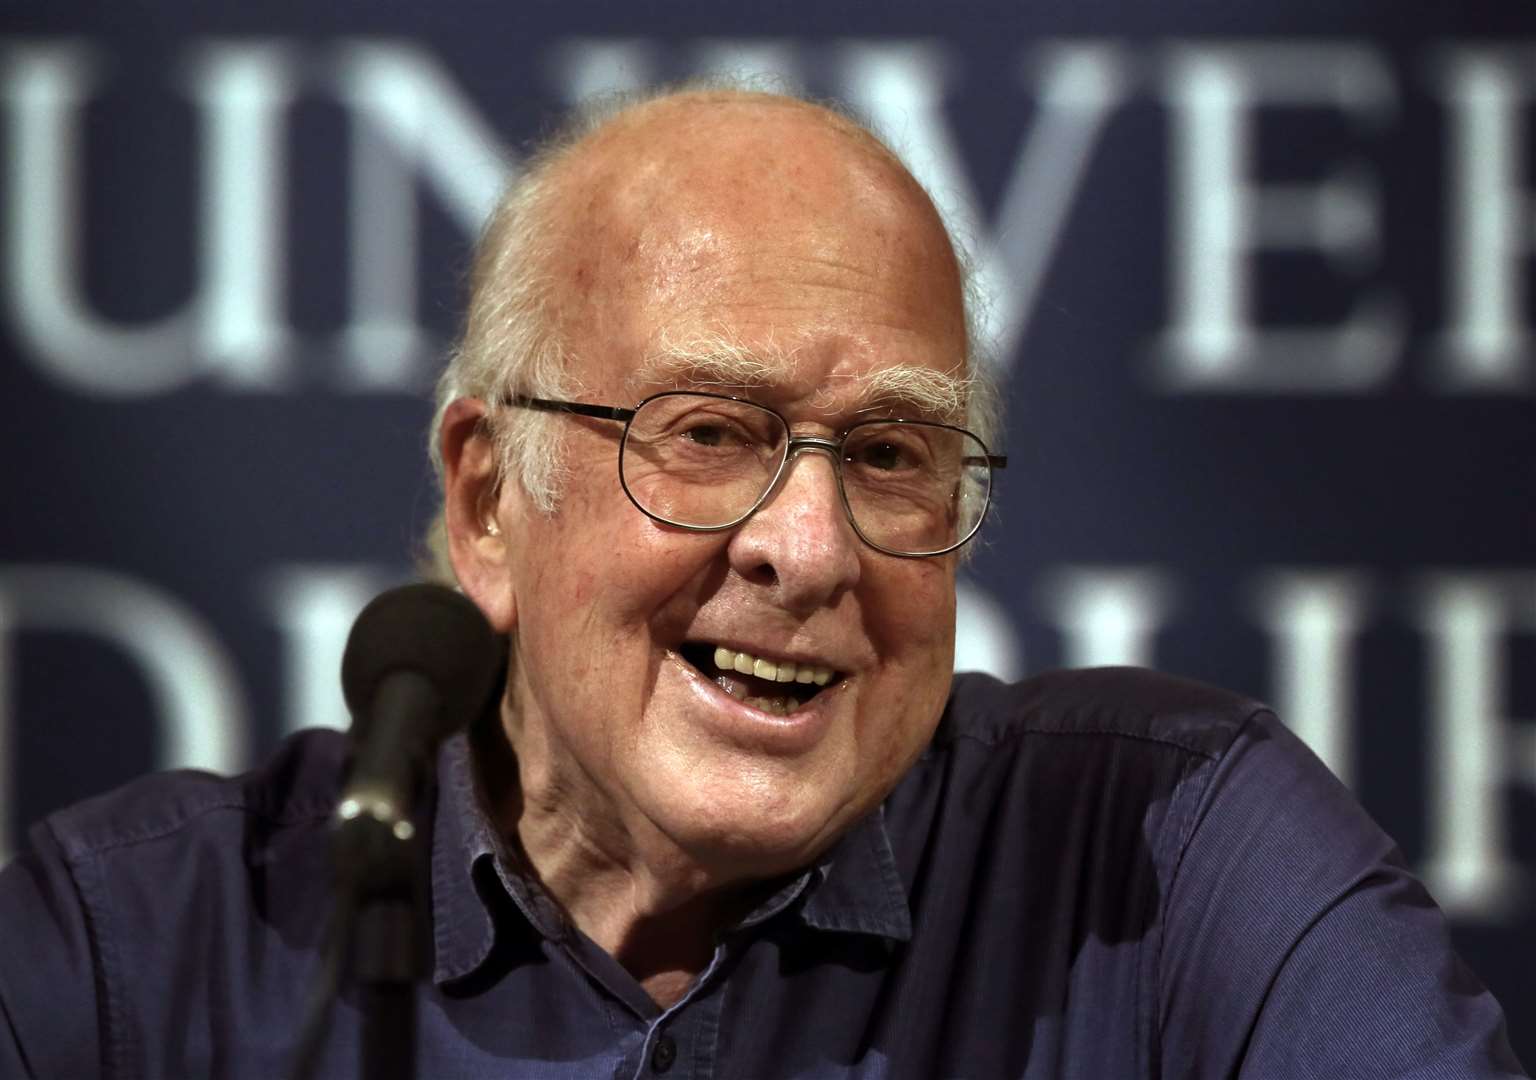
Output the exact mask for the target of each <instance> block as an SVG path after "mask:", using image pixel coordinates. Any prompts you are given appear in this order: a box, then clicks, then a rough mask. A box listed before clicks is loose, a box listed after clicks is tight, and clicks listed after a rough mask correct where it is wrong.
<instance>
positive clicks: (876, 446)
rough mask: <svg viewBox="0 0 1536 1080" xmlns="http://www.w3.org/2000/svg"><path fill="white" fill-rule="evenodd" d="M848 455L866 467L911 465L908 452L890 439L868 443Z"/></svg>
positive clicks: (883, 467)
mask: <svg viewBox="0 0 1536 1080" xmlns="http://www.w3.org/2000/svg"><path fill="white" fill-rule="evenodd" d="M848 456H849V458H850V459H851V460H852V461H853V463H854V464H856V465H863V466H865V467H866V468H870V469H880V470H882V471H887V470H890V469H900V468H905V467H907V466H909V465H911V460H910V458H909V455H908V454H907V452H906V451H905V450H904V449H903V448H902V447H900V446H897V445H896V444H895V443H894V442H891V441H890V440H889V439H881V440H880V441H879V442H871V443H866V444H865V445H863V446H861V447H859V448H858V450H857V451H856V452H854V453H852V454H850V455H848Z"/></svg>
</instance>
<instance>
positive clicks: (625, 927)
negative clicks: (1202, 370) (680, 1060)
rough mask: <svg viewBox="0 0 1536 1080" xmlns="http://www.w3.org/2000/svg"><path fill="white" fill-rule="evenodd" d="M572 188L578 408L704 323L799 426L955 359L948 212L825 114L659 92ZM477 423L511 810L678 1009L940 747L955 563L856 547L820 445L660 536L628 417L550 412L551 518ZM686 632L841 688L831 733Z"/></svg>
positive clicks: (453, 510)
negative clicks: (781, 477) (745, 357)
mask: <svg viewBox="0 0 1536 1080" xmlns="http://www.w3.org/2000/svg"><path fill="white" fill-rule="evenodd" d="M559 182H560V184H561V185H562V187H561V191H562V206H563V207H565V208H567V211H568V212H567V215H566V217H565V218H564V219H563V226H562V239H563V241H564V242H563V243H562V246H561V254H560V256H559V258H558V259H557V260H556V264H555V265H556V267H557V276H556V280H557V283H558V287H559V296H560V303H559V309H558V320H559V326H560V328H561V330H562V332H563V334H564V335H565V338H564V340H565V341H566V343H567V345H568V350H569V354H570V355H571V356H572V357H573V373H574V375H575V376H576V378H577V380H578V381H579V385H580V386H581V387H582V392H581V394H580V397H581V400H584V401H589V402H597V403H603V404H623V405H632V404H634V403H635V402H636V401H638V400H639V399H640V398H641V397H643V396H645V394H647V393H650V392H654V391H655V390H656V389H659V387H657V386H654V385H645V386H642V385H639V384H638V383H637V382H636V379H635V377H634V372H635V368H636V367H637V365H639V364H640V363H642V362H643V361H644V360H645V359H646V358H647V357H649V356H651V355H652V354H653V353H654V352H655V350H656V349H657V348H658V347H659V345H660V344H661V343H663V342H674V343H675V342H678V341H688V340H692V339H694V338H696V337H698V336H700V335H716V336H719V335H725V336H727V337H728V338H729V339H731V340H732V341H733V342H735V343H737V344H738V345H739V346H741V347H742V348H744V349H746V350H748V351H749V352H752V353H753V354H755V355H758V356H761V357H762V358H764V359H765V360H766V361H767V362H769V363H770V364H771V365H772V369H773V371H774V376H773V378H772V379H771V380H770V381H769V383H768V384H767V385H764V386H759V387H754V388H753V389H751V390H750V391H749V394H750V396H752V397H753V398H754V399H756V400H759V401H761V402H763V403H764V404H768V405H771V406H773V407H775V408H777V409H778V410H780V411H781V412H782V413H783V414H784V415H785V416H786V417H787V418H788V419H789V420H790V422H791V424H792V426H793V428H794V430H795V431H796V432H797V433H807V434H819V435H830V434H834V433H836V432H837V431H839V430H840V429H841V428H843V427H845V426H846V425H848V424H849V423H851V422H853V421H854V420H856V419H861V418H865V417H867V416H869V415H878V413H870V412H868V411H863V412H861V411H860V410H867V409H868V408H869V406H870V404H871V403H869V402H867V401H865V400H864V399H863V396H862V392H861V383H860V376H862V375H865V374H867V373H868V372H871V371H873V370H876V369H878V368H880V367H882V366H888V365H894V364H905V365H915V366H920V367H928V368H933V369H935V370H938V371H942V372H946V373H950V374H953V375H956V376H961V375H963V374H964V362H965V361H964V357H965V351H966V340H965V325H964V318H963V313H962V301H961V287H960V281H959V274H958V270H957V266H956V262H955V259H954V255H953V252H952V249H951V247H950V245H949V242H948V239H947V237H946V235H945V233H944V232H943V230H942V227H941V225H940V224H939V222H938V219H937V217H936V215H935V214H934V212H933V209H932V207H931V204H930V203H929V202H928V200H927V198H926V196H925V195H923V194H922V192H921V191H920V190H919V189H918V188H917V187H916V185H915V184H914V183H913V182H912V181H911V179H910V178H909V177H908V176H907V175H906V174H905V172H903V171H901V170H900V169H899V167H898V166H896V165H895V163H894V162H892V161H891V160H890V159H889V157H887V156H886V155H885V154H883V153H882V152H880V151H878V150H876V149H874V148H872V147H870V146H868V145H866V144H863V143H861V142H860V141H858V140H857V139H854V138H852V137H850V136H849V135H848V134H847V133H845V132H843V131H840V130H838V129H837V128H836V127H835V125H833V124H832V123H829V120H828V118H827V117H826V115H825V114H824V113H822V112H821V111H820V110H816V109H814V108H811V107H808V106H803V105H799V104H793V103H786V102H780V101H771V100H770V101H762V100H758V99H754V98H739V97H733V96H719V95H715V96H705V97H697V96H695V97H685V98H674V99H663V100H662V101H660V102H658V103H654V104H652V105H649V106H644V107H642V108H641V109H640V110H638V111H637V112H635V113H633V114H629V115H626V116H625V117H622V118H621V119H620V120H619V121H617V122H615V123H613V124H611V125H610V126H609V127H608V128H605V129H603V130H601V131H600V132H598V133H597V134H596V135H595V136H593V137H591V138H590V139H589V140H588V143H587V144H586V145H584V146H583V147H582V148H580V149H579V150H578V151H577V153H576V154H575V155H574V156H573V157H572V158H571V159H570V160H569V161H568V162H567V163H566V164H565V165H564V166H563V167H562V170H561V174H560V181H559ZM712 388H713V387H712ZM482 410H483V406H481V405H480V403H478V402H475V401H473V400H468V399H466V400H464V401H461V402H458V403H456V404H455V405H454V406H453V407H452V408H451V409H450V411H449V414H448V417H447V421H446V423H445V425H444V451H445V459H446V461H447V465H448V470H447V476H448V485H447V487H448V521H449V537H450V551H451V553H452V556H453V560H454V565H455V569H456V572H457V573H458V575H459V578H460V581H461V583H462V585H463V587H464V588H465V591H466V592H467V593H468V594H469V595H470V596H471V597H472V598H473V599H474V600H475V601H476V602H477V603H478V604H479V605H480V607H481V608H482V609H483V610H484V611H485V612H486V614H487V616H488V617H489V618H490V619H491V621H492V623H493V625H495V626H496V627H497V628H498V629H499V630H502V631H513V632H515V635H516V636H515V639H514V646H513V648H514V657H513V669H512V670H513V672H514V676H513V678H512V680H511V683H510V685H509V686H508V688H507V692H506V700H505V702H504V706H503V716H504V726H505V729H506V732H507V736H508V739H509V740H510V743H511V745H512V747H513V749H514V751H515V754H516V761H517V770H518V777H517V780H518V784H517V797H516V798H515V799H513V800H511V801H510V802H509V803H508V804H507V806H506V807H505V808H504V810H505V812H506V815H507V816H508V817H509V818H510V820H507V821H506V822H505V824H506V826H507V828H508V830H509V831H514V830H515V833H516V836H517V838H518V840H519V841H520V842H521V845H522V848H523V850H524V851H525V852H526V855H527V857H528V859H529V861H530V863H531V864H532V865H533V867H534V868H535V869H536V870H537V872H538V874H539V876H540V878H541V880H542V881H543V882H544V884H545V885H546V887H547V888H549V890H550V891H551V892H552V893H553V894H554V895H555V896H556V898H557V899H559V900H560V901H561V902H562V903H563V904H564V905H565V907H566V910H567V911H568V912H569V913H570V914H571V916H572V918H573V919H574V920H575V921H576V923H577V925H578V926H581V927H582V929H584V930H586V932H587V933H588V934H589V935H591V936H592V937H593V938H594V940H596V941H597V942H598V943H599V944H601V945H603V946H604V947H606V948H608V949H609V950H610V951H611V952H613V953H614V954H615V955H616V956H619V957H620V959H621V960H623V961H624V962H625V963H626V964H627V965H628V966H629V967H630V969H631V970H632V971H634V972H635V973H636V974H637V976H638V977H641V978H642V979H647V980H652V981H647V986H648V988H650V989H652V993H653V995H654V996H657V997H658V1000H664V999H667V998H669V997H675V995H676V992H677V991H676V989H675V988H674V989H673V990H671V991H669V989H668V985H670V984H668V977H666V976H667V973H670V978H671V982H672V983H675V984H676V985H677V986H682V985H686V978H687V976H688V975H689V974H690V973H691V971H693V970H696V969H697V967H698V966H699V965H700V964H701V963H702V962H703V959H704V958H705V957H707V941H708V933H709V931H710V930H711V929H712V928H713V926H714V925H715V924H717V923H718V922H719V921H721V920H722V919H724V918H726V917H728V915H729V913H730V912H731V911H733V910H736V909H737V908H738V907H739V905H740V904H742V903H744V902H745V901H744V900H743V899H742V898H743V896H745V895H749V894H750V891H751V889H750V886H751V884H752V883H753V882H758V881H762V880H764V879H767V878H771V877H772V876H773V875H776V874H782V873H784V872H787V871H789V870H792V869H794V868H796V867H799V866H802V865H804V864H805V863H806V862H807V861H809V860H810V859H812V858H814V857H815V856H816V855H817V854H818V853H820V852H821V851H823V850H825V849H826V848H827V847H828V846H829V845H830V844H831V843H832V842H833V841H834V840H835V839H836V838H837V837H838V836H840V835H841V834H842V833H843V832H845V831H846V830H847V829H848V828H849V827H850V826H852V825H853V824H854V823H855V822H856V821H857V820H858V819H859V818H860V817H862V816H863V815H864V814H866V813H867V812H869V811H870V810H871V809H872V808H873V807H874V806H875V805H876V804H877V803H878V802H879V801H880V799H882V798H883V797H884V795H885V794H886V793H887V792H888V791H889V790H890V788H891V787H892V786H893V785H894V784H895V782H896V780H897V779H898V778H899V777H900V775H901V774H902V773H903V772H904V771H905V770H906V769H907V767H908V766H909V765H910V764H911V762H912V761H913V759H914V758H915V757H916V755H917V754H918V753H919V752H920V751H921V749H922V747H923V746H924V745H925V743H926V742H927V740H928V739H929V737H930V736H931V734H932V731H933V728H934V725H935V724H936V722H937V720H938V717H939V715H940V712H941V711H942V708H943V704H944V700H945V697H946V695H947V692H948V688H949V683H950V672H951V666H952V662H953V650H954V607H955V565H956V562H955V556H954V555H949V556H943V557H939V558H929V559H900V558H895V557H892V556H890V555H886V554H882V553H880V552H878V551H875V550H873V549H872V548H869V547H868V546H866V545H864V544H863V543H862V542H861V541H860V540H859V538H858V537H857V535H856V534H855V533H854V532H853V530H852V528H851V526H850V525H849V523H848V521H847V519H846V517H845V516H844V512H843V509H842V506H841V503H840V501H839V498H838V494H837V488H836V482H835V479H834V474H833V468H832V463H831V461H830V460H829V459H828V458H827V457H826V456H825V455H822V454H819V453H809V454H805V455H802V456H800V457H798V458H796V459H795V461H794V464H793V466H792V469H791V471H790V473H789V475H788V477H787V479H786V480H785V482H784V483H783V485H782V486H781V487H780V488H779V489H778V491H777V492H776V494H775V495H774V496H773V498H772V499H771V501H770V502H769V503H768V504H767V505H765V506H764V507H763V508H762V509H761V510H760V511H759V512H758V513H757V514H756V515H755V516H754V517H752V518H751V519H750V520H748V521H747V522H746V523H745V524H743V525H741V526H739V527H737V528H735V529H733V530H730V531H727V532H720V533H693V532H686V531H683V530H680V529H676V528H670V527H667V526H664V525H659V524H657V523H656V522H654V521H652V520H651V519H649V518H647V517H646V516H644V515H643V514H641V513H640V512H639V511H638V510H636V509H635V507H634V506H633V505H632V504H631V503H630V502H629V501H628V499H627V498H626V497H625V495H624V493H623V491H622V490H621V488H620V486H619V483H618V477H617V469H616V454H617V447H618V439H619V435H620V432H621V425H618V424H612V423H605V422H603V421H597V420H588V419H584V418H578V417H562V418H561V419H560V423H562V424H566V425H568V427H567V428H566V451H567V455H568V457H567V461H568V463H569V466H570V475H569V482H568V484H567V485H566V488H565V490H564V493H563V498H562V501H561V503H560V506H559V508H558V509H557V511H556V512H555V513H553V514H550V515H544V514H541V513H539V512H538V511H537V510H536V509H534V508H532V507H531V506H530V505H529V504H528V502H527V500H526V497H525V495H524V494H523V493H522V491H521V489H520V488H519V486H518V485H517V484H515V483H508V484H505V485H501V486H497V485H496V484H495V483H494V470H493V468H492V464H491V455H490V449H489V444H488V442H487V440H486V439H485V438H484V437H483V435H481V434H479V433H478V429H477V427H476V425H477V422H478V420H479V418H480V415H481V413H482ZM488 526H489V527H488ZM685 640H686V641H698V640H703V641H709V642H717V643H725V644H727V645H730V646H732V647H734V648H737V649H743V650H747V651H750V652H753V653H755V654H758V655H767V656H784V657H791V658H797V657H798V658H804V659H815V660H817V661H820V662H822V663H824V664H826V665H827V666H830V667H832V668H835V669H836V670H837V671H839V672H841V673H843V675H844V678H843V680H842V682H841V683H840V684H838V685H835V686H833V687H831V688H829V689H828V690H827V691H825V692H824V693H822V694H821V695H819V697H818V698H817V699H816V703H817V704H816V708H815V710H813V711H814V712H815V714H816V720H815V722H814V723H807V722H793V721H794V718H793V717H792V718H791V720H790V721H789V722H786V721H783V720H777V722H775V720H776V719H777V718H769V717H767V715H766V714H761V713H758V714H757V715H755V716H754V715H753V713H754V712H755V710H750V709H747V708H746V707H745V706H742V705H740V704H739V703H736V702H732V701H730V700H729V699H728V698H727V697H726V696H725V695H724V694H722V693H721V692H720V691H719V690H718V689H717V688H715V687H714V686H713V684H712V683H711V682H710V681H709V679H707V678H704V677H702V676H701V675H700V674H699V672H698V671H697V669H695V668H692V667H691V666H690V665H688V664H687V663H686V662H684V661H683V660H682V659H681V658H680V657H679V655H678V653H677V648H678V646H679V645H680V643H682V642H683V641H685ZM673 916H675V918H673ZM684 926H688V927H694V928H695V929H693V930H691V931H687V930H684V929H682V927H684ZM690 934H692V935H693V936H694V937H696V938H700V940H693V941H685V940H683V939H684V938H688V937H689V936H690ZM657 973H661V975H660V976H658V975H657ZM657 978H659V980H660V981H655V980H656V979H657ZM679 980H680V981H679ZM663 984H668V985H663Z"/></svg>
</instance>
